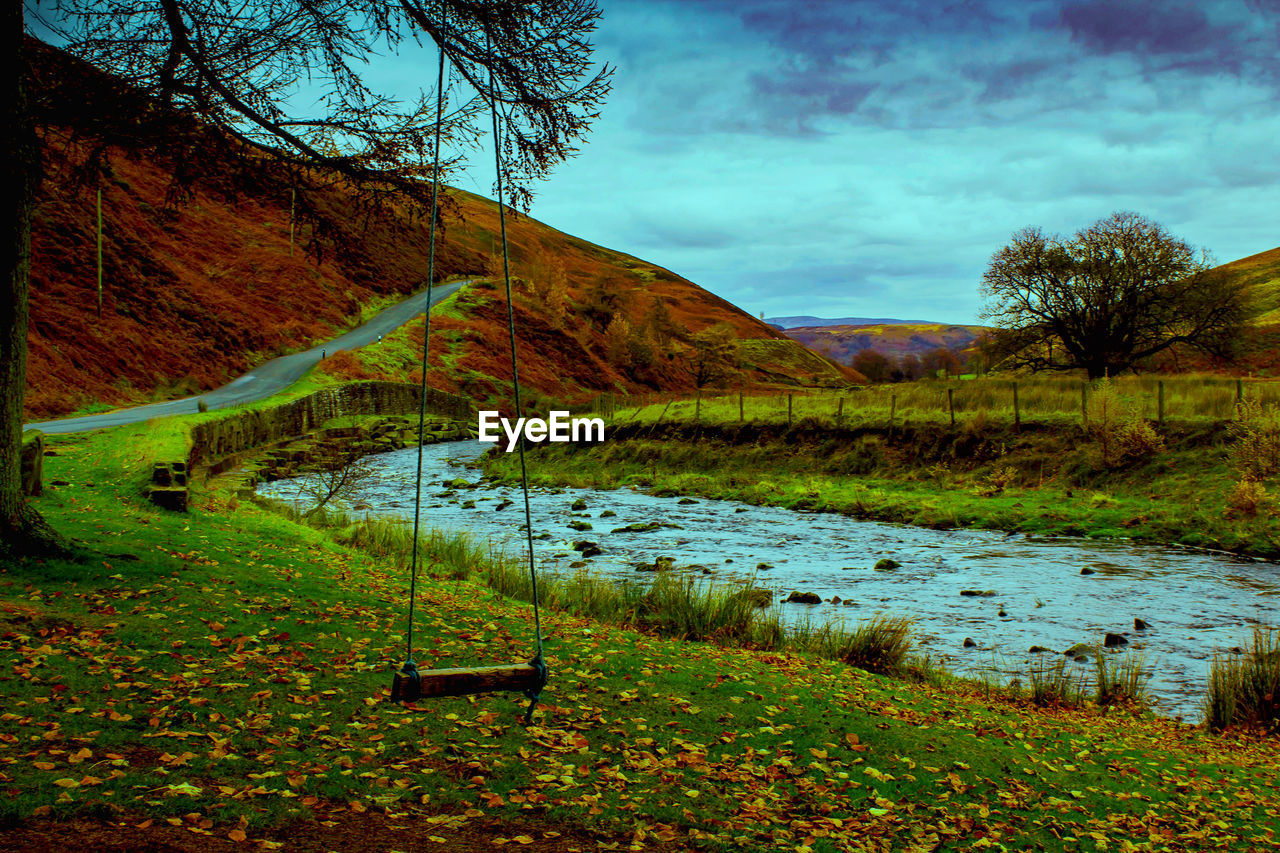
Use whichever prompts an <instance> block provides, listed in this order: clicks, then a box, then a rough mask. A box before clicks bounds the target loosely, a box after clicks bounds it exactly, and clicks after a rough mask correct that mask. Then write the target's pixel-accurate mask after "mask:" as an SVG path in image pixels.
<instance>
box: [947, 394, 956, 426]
mask: <svg viewBox="0 0 1280 853" xmlns="http://www.w3.org/2000/svg"><path fill="white" fill-rule="evenodd" d="M947 408H948V409H950V410H951V425H952V426H955V425H956V398H955V389H954V388H948V389H947Z"/></svg>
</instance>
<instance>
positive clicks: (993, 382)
mask: <svg viewBox="0 0 1280 853" xmlns="http://www.w3.org/2000/svg"><path fill="white" fill-rule="evenodd" d="M1246 400H1247V401H1250V402H1256V403H1259V404H1261V405H1263V406H1280V380H1266V379H1237V378H1232V377H1218V376H1179V377H1167V378H1157V377H1145V376H1140V377H1122V378H1119V379H1107V380H1101V381H1098V382H1085V381H1081V380H1080V379H1069V378H1030V379H1028V378H1019V379H996V378H990V377H983V378H977V379H963V380H961V379H957V380H950V381H944V380H936V381H934V380H927V381H918V382H903V383H897V384H892V385H872V386H865V387H858V388H849V389H840V390H835V389H831V390H823V389H805V390H795V391H774V392H761V391H760V390H759V389H753V390H729V389H704V390H703V391H701V392H695V393H694V394H692V395H671V394H659V393H653V394H634V395H620V394H604V395H601V396H600V397H599V398H597V400H596V401H595V404H594V405H593V407H592V411H593V412H594V413H596V414H599V415H601V416H602V417H606V418H611V419H613V420H615V421H617V422H627V421H634V422H638V423H656V422H662V421H698V422H700V423H707V424H731V423H770V424H791V423H795V422H798V421H800V420H804V419H811V420H813V421H817V422H819V423H824V424H831V425H834V426H844V427H868V426H879V427H890V428H892V427H894V426H901V425H904V424H946V425H952V426H954V425H966V424H968V425H970V426H974V425H976V426H981V425H982V424H984V423H991V424H993V425H994V424H1012V425H1015V426H1020V425H1022V424H1027V423H1046V424H1057V425H1065V424H1070V423H1076V424H1081V425H1086V426H1087V425H1088V423H1089V422H1090V420H1091V419H1099V418H1101V419H1103V420H1106V419H1115V418H1124V417H1134V418H1143V419H1146V420H1149V421H1153V422H1156V423H1165V422H1170V421H1173V422H1180V423H1188V422H1214V421H1225V420H1231V419H1234V418H1235V417H1237V412H1238V408H1239V405H1240V403H1241V402H1243V401H1246ZM975 422H976V424H975Z"/></svg>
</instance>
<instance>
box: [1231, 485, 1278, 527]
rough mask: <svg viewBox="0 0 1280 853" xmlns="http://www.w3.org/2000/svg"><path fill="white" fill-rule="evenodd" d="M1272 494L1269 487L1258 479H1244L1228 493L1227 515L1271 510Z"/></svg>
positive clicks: (1253, 513)
mask: <svg viewBox="0 0 1280 853" xmlns="http://www.w3.org/2000/svg"><path fill="white" fill-rule="evenodd" d="M1270 508H1271V496H1270V495H1269V494H1267V487H1266V486H1264V485H1263V484H1262V483H1259V482H1258V481H1257V480H1250V479H1247V478H1246V479H1243V480H1241V481H1240V482H1238V483H1236V484H1235V486H1234V487H1232V489H1231V491H1230V493H1228V494H1227V517H1229V518H1230V517H1234V516H1249V517H1252V516H1255V515H1257V514H1258V513H1259V512H1263V511H1270Z"/></svg>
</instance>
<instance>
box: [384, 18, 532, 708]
mask: <svg viewBox="0 0 1280 853" xmlns="http://www.w3.org/2000/svg"><path fill="white" fill-rule="evenodd" d="M440 29H441V32H443V31H444V7H443V4H442V6H441V10H440ZM485 50H486V53H487V55H488V60H489V63H488V64H489V86H488V92H485V93H482V94H483V95H485V96H486V98H487V100H488V101H489V111H490V114H491V115H492V118H493V158H494V170H495V172H496V174H497V190H498V223H499V230H500V231H501V235H502V275H503V279H504V282H505V284H506V294H507V332H508V335H509V338H510V343H511V387H512V394H513V397H514V403H515V410H516V413H517V415H518V414H519V412H520V371H519V364H518V360H517V358H516V321H515V311H514V309H513V308H512V302H511V266H510V260H509V256H508V252H507V220H506V212H505V207H504V204H503V187H502V153H501V146H500V139H501V137H500V136H499V135H498V132H499V129H500V128H499V123H498V98H497V90H496V88H495V85H494V77H493V45H492V41H491V36H490V32H489V24H488V21H486V22H485ZM444 60H445V55H444V46H443V44H442V45H441V46H440V62H439V66H438V68H437V70H436V127H435V150H434V152H433V163H432V177H431V242H430V250H429V255H428V271H427V307H426V309H425V311H424V314H425V316H426V320H425V325H424V327H423V339H422V386H421V400H420V402H419V406H418V470H417V477H416V481H415V485H414V495H413V548H412V556H411V558H410V574H409V630H408V640H407V642H406V649H405V662H404V664H403V666H401V667H400V670H399V671H398V672H397V673H396V674H395V676H394V678H393V679H392V682H391V700H392V701H394V702H401V703H404V702H414V701H416V700H418V699H421V698H430V697H436V696H465V695H470V694H475V693H491V692H495V691H500V690H512V691H518V692H520V693H523V694H524V696H525V697H526V698H527V699H528V700H529V707H528V710H526V711H525V714H524V722H525V725H531V724H532V723H533V711H534V709H535V708H536V707H537V705H538V699H539V697H540V696H541V695H542V689H543V688H544V687H545V686H546V684H547V677H548V673H547V665H546V663H545V661H544V660H543V656H542V617H541V614H540V612H539V607H538V573H537V571H536V569H535V565H534V556H533V522H532V515H531V512H530V509H529V477H528V472H527V470H526V468H525V458H524V436H523V435H521V437H520V442H519V448H520V488H521V491H522V492H523V494H524V528H525V539H526V542H527V544H528V556H529V580H530V583H531V585H532V590H533V624H534V637H535V647H536V649H537V651H536V654H535V655H534V657H533V660H531V661H529V662H528V663H527V664H515V665H511V666H488V667H471V668H467V667H459V668H452V669H429V670H419V669H418V664H417V662H416V661H415V660H414V657H413V615H414V602H415V599H416V598H417V587H418V560H419V553H418V534H419V530H420V524H421V521H420V517H421V513H422V438H423V433H424V430H425V425H426V418H427V353H428V345H429V344H430V341H431V288H432V283H433V281H434V279H435V271H436V218H437V217H438V215H439V188H440V124H441V121H442V117H443V114H444Z"/></svg>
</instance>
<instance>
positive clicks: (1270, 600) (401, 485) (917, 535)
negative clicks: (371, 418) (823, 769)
mask: <svg viewBox="0 0 1280 853" xmlns="http://www.w3.org/2000/svg"><path fill="white" fill-rule="evenodd" d="M489 446H490V445H487V444H480V443H479V442H474V441H471V442H455V443H449V444H438V445H431V446H428V447H425V448H423V453H424V460H423V477H424V479H423V517H422V523H423V525H424V526H426V527H428V528H430V527H435V528H439V529H442V530H466V531H469V532H470V533H472V534H473V535H474V536H475V537H476V538H478V539H479V540H480V541H486V540H487V541H489V542H491V543H492V544H494V545H495V546H499V547H505V548H506V550H507V551H508V552H518V551H519V550H520V549H522V548H523V547H524V545H523V542H524V537H523V530H522V525H523V522H524V513H523V506H522V504H521V502H520V493H519V489H518V488H513V487H506V486H492V485H489V484H481V485H479V486H477V487H476V488H470V489H460V490H457V492H456V493H455V494H452V495H448V494H446V493H444V492H442V485H441V484H442V483H443V482H445V481H449V480H453V479H454V478H462V479H464V480H467V481H469V482H471V483H475V482H476V481H477V480H478V479H479V474H478V472H477V471H475V470H474V469H473V468H469V467H468V463H469V462H473V461H474V460H475V459H476V458H477V457H478V456H479V455H480V454H481V453H482V452H483V451H484V450H485V449H487V448H488V447H489ZM366 461H367V462H368V463H369V464H370V465H371V466H373V467H374V468H375V469H376V471H377V472H378V483H377V485H376V486H374V487H372V488H370V489H368V490H367V492H366V493H365V494H364V495H363V498H362V502H363V503H364V504H367V505H368V507H369V512H370V513H372V514H385V515H398V516H405V517H411V514H412V512H413V491H414V483H413V478H414V472H415V468H416V463H417V455H416V449H413V448H410V449H406V450H401V451H397V452H394V453H386V454H381V455H378V456H372V457H369V458H368V460H366ZM260 491H261V492H262V493H263V494H266V495H270V496H273V497H278V498H282V499H286V500H288V499H291V498H292V497H293V496H294V491H295V489H294V487H292V486H291V484H290V481H287V480H282V481H279V482H276V483H270V484H266V485H264V486H262V487H261V488H260ZM579 498H581V499H583V500H584V501H585V502H586V509H585V510H582V511H574V510H572V509H571V508H570V506H571V504H572V503H573V502H574V501H575V500H577V499H579ZM468 501H474V506H473V507H465V506H464V504H466V503H467V502H468ZM504 501H514V503H512V504H511V505H510V506H508V507H506V508H505V509H502V510H498V507H499V505H500V504H502V503H503V502H504ZM531 506H532V514H533V529H534V534H535V536H536V535H540V534H543V533H549V534H550V538H549V539H541V540H535V543H534V544H535V548H536V550H537V554H538V565H539V568H540V570H543V571H564V572H568V571H571V569H569V563H571V562H573V561H576V560H579V559H580V556H579V554H578V553H577V552H576V551H573V550H572V549H571V546H572V543H573V542H575V541H578V540H583V539H586V540H590V541H592V542H596V543H598V544H599V545H600V547H601V548H602V549H603V553H601V554H600V555H598V556H596V557H593V558H591V559H590V560H588V561H587V562H588V565H590V566H591V568H592V569H593V570H595V571H597V572H600V573H603V574H608V575H613V576H618V577H627V578H631V579H636V578H639V579H645V578H648V577H652V576H651V575H643V574H638V573H637V572H636V571H635V568H634V566H635V564H636V563H638V562H642V561H643V562H650V563H651V562H652V561H653V560H654V558H655V557H656V556H659V555H663V556H667V557H671V558H674V560H675V564H676V565H677V566H683V565H688V564H699V565H702V566H705V567H708V568H710V569H711V570H712V575H711V577H712V578H717V577H719V578H726V577H734V578H749V577H753V576H754V578H755V580H756V582H757V584H759V585H761V586H765V587H768V588H771V589H772V590H773V591H774V592H775V598H776V600H780V599H781V598H784V597H786V595H787V594H788V593H790V592H791V591H792V590H800V591H803V592H814V593H817V594H818V595H820V596H821V597H822V598H823V599H824V602H823V603H822V604H814V605H805V604H794V603H792V604H783V605H781V609H782V613H783V615H784V618H786V619H787V620H789V621H798V620H804V619H811V620H814V621H816V622H823V621H826V620H851V621H859V620H862V619H866V618H868V617H870V616H872V615H874V614H877V613H886V614H893V615H905V616H909V617H911V618H912V619H914V620H915V622H916V629H915V632H914V634H913V636H914V637H915V639H916V641H917V644H918V646H919V647H920V648H921V650H922V651H924V652H927V653H929V654H930V655H932V656H933V657H935V658H940V659H942V660H944V661H945V662H946V663H947V665H948V667H949V668H951V669H952V670H953V671H957V672H961V673H963V672H966V671H970V672H973V671H981V670H989V669H990V668H992V667H995V668H997V669H999V670H1000V671H1001V672H1003V673H1005V674H1006V675H1016V674H1019V673H1021V672H1024V671H1025V670H1026V668H1027V667H1028V665H1029V663H1030V661H1031V659H1032V657H1033V656H1032V655H1030V654H1029V653H1028V650H1029V648H1030V647H1031V646H1043V647H1047V648H1049V649H1052V650H1053V651H1055V652H1059V653H1060V652H1062V651H1063V650H1064V649H1066V648H1068V647H1070V646H1072V645H1074V644H1076V643H1081V642H1084V643H1096V644H1099V645H1100V644H1101V643H1102V640H1103V635H1104V633H1106V632H1113V633H1117V634H1123V635H1124V636H1125V637H1126V638H1127V639H1128V641H1129V645H1128V647H1127V648H1128V649H1138V650H1142V651H1143V653H1144V655H1145V658H1146V662H1147V664H1148V666H1149V667H1150V668H1151V669H1152V671H1153V672H1154V677H1153V678H1152V681H1151V684H1150V687H1151V689H1152V691H1153V693H1154V694H1155V697H1156V701H1157V707H1158V709H1159V710H1160V711H1161V712H1162V713H1165V714H1169V715H1175V714H1177V715H1183V716H1185V717H1186V718H1187V719H1188V720H1192V719H1199V718H1200V716H1201V714H1200V702H1201V698H1202V696H1203V692H1204V688H1205V684H1206V682H1207V678H1208V672H1209V662H1210V660H1211V659H1212V657H1213V653H1214V652H1215V651H1224V650H1226V649H1229V648H1231V647H1232V646H1236V645H1244V644H1245V642H1246V640H1247V639H1248V638H1249V636H1250V634H1251V630H1252V628H1251V626H1253V625H1255V624H1259V623H1261V624H1267V625H1275V624H1277V623H1280V564H1276V563H1270V562H1264V561H1254V560H1246V559H1241V558H1236V557H1231V556H1228V555H1222V554H1212V553H1204V552H1200V551H1192V550H1185V549H1178V548H1167V547H1156V546H1146V545H1137V544H1133V543H1129V542H1123V541H1093V540H1085V539H1065V538H1042V537H1034V536H1027V535H1023V534H1004V533H999V532H992V531H981V530H930V529H926V528H918V527H909V526H905V525H894V524H881V523H877V522H867V521H857V520H854V519H851V518H847V517H845V516H841V515H835V514H830V513H809V512H797V511H794V510H786V509H779V508H774V507H757V506H751V505H749V504H741V503H737V502H735V501H719V500H707V499H703V498H696V499H694V501H693V502H692V503H689V502H687V500H686V502H681V499H679V498H672V497H655V496H653V495H649V494H646V493H644V492H640V491H634V490H630V489H617V490H593V489H562V490H551V489H534V490H533V491H532V494H531ZM607 510H609V511H612V512H614V513H615V515H614V516H612V517H603V518H602V517H601V513H603V512H605V511H607ZM573 521H580V522H587V523H589V524H591V525H592V529H591V530H587V531H582V532H579V531H576V530H573V529H572V528H570V527H569V526H568V525H569V523H570V522H573ZM655 521H656V522H663V523H666V524H671V525H678V527H663V528H661V529H659V530H655V531H651V532H628V531H619V532H612V531H614V530H615V528H620V527H623V526H625V525H630V524H635V523H647V522H655ZM881 558H889V559H892V560H895V561H897V562H898V563H900V564H901V566H900V567H899V568H896V569H893V570H890V571H876V570H874V569H873V568H872V567H873V566H874V565H875V563H876V562H877V561H878V560H880V559H881ZM760 564H766V565H767V566H768V568H764V567H760V568H757V567H758V566H760ZM1085 568H1088V569H1091V570H1092V571H1093V574H1081V569H1085ZM963 590H970V591H980V592H988V591H989V592H994V593H995V594H994V595H988V596H964V595H961V592H962V591H963ZM836 596H838V597H839V598H840V599H842V600H843V601H850V600H851V601H853V602H855V603H854V604H853V605H847V604H844V603H841V604H832V603H830V602H829V599H831V598H832V597H836ZM1002 610H1003V611H1004V613H1005V615H1004V616H1000V615H999V614H1000V612H1001V611H1002ZM1135 618H1138V619H1142V620H1143V621H1144V622H1146V623H1147V625H1148V626H1149V627H1147V628H1146V629H1145V630H1135V628H1134V619H1135ZM966 638H969V639H972V640H973V641H974V642H975V643H976V644H977V645H976V647H974V648H964V641H965V639H966ZM1091 665H1092V664H1090V666H1091Z"/></svg>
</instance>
